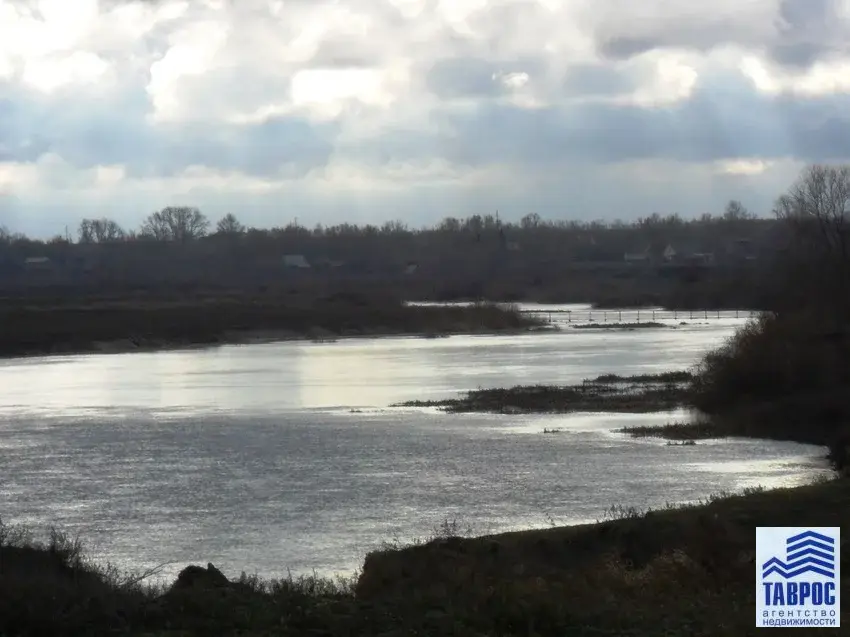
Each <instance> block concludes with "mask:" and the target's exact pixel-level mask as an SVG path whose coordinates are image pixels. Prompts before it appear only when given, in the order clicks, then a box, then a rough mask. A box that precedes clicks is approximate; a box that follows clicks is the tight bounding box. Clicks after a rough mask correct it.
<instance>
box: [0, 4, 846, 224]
mask: <svg viewBox="0 0 850 637" xmlns="http://www.w3.org/2000/svg"><path fill="white" fill-rule="evenodd" d="M848 95H850V0H713V1H712V2H696V1H695V0H640V1H638V0H283V1H282V0H190V1H176V0H159V1H155V0H154V1H147V2H128V1H121V0H0V224H2V225H6V226H7V227H9V228H10V229H12V230H15V231H23V232H27V233H31V234H35V235H40V236H46V235H50V234H55V233H57V232H64V226H65V225H66V224H67V225H68V226H70V228H71V230H72V231H73V228H74V227H75V226H76V224H77V221H78V220H79V219H80V218H81V217H83V216H109V217H112V218H114V219H116V220H118V221H119V222H121V223H122V224H124V225H126V226H129V227H135V226H137V225H138V223H139V222H140V221H141V219H142V218H143V217H144V216H145V215H147V214H148V213H150V212H152V211H153V210H156V209H159V208H162V207H164V206H167V205H184V204H187V205H196V206H198V207H200V208H201V209H202V210H203V211H204V212H206V213H207V214H208V215H209V216H210V217H212V218H214V219H215V218H218V217H219V216H221V215H223V214H224V213H227V212H233V213H235V214H237V216H239V217H240V218H241V219H242V220H243V221H244V222H246V223H248V224H249V225H257V226H268V225H283V224H286V223H288V222H289V221H291V220H293V219H295V218H297V219H298V221H299V222H300V223H302V224H307V225H312V224H314V223H319V222H321V223H325V224H330V223H337V222H341V221H354V222H365V221H371V222H383V221H386V220H391V219H401V220H403V221H406V222H407V223H409V224H411V225H415V226H420V225H423V224H428V223H431V222H433V221H435V220H438V219H440V218H442V217H444V216H447V215H457V216H465V215H468V214H474V213H487V212H494V211H496V210H498V211H499V212H500V214H501V216H503V217H506V218H519V217H520V216H522V215H523V214H525V213H527V212H537V213H539V214H540V215H541V216H543V217H549V218H579V219H596V218H606V219H614V218H621V219H634V218H637V217H639V216H642V215H646V214H650V213H652V212H656V211H657V212H661V213H671V212H678V213H680V214H682V215H685V216H694V215H699V214H701V213H703V212H719V211H721V210H722V208H723V205H724V203H725V202H726V201H727V200H728V199H731V198H736V199H740V200H742V201H743V202H744V204H745V205H747V206H748V207H749V208H750V209H752V210H753V211H755V212H758V213H763V214H768V213H769V210H770V206H771V203H772V201H773V199H774V198H775V197H776V196H777V195H778V194H781V192H782V191H783V190H784V189H785V188H786V187H787V186H788V185H789V182H791V181H792V180H793V179H794V177H795V176H796V174H797V173H798V172H799V170H800V168H801V167H802V166H803V165H805V164H806V163H810V162H814V161H824V162H833V161H844V160H848V159H850V99H848Z"/></svg>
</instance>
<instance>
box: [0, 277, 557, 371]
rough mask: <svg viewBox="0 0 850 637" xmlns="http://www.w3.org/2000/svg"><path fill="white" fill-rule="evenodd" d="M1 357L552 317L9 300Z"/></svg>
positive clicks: (225, 300)
mask: <svg viewBox="0 0 850 637" xmlns="http://www.w3.org/2000/svg"><path fill="white" fill-rule="evenodd" d="M0 325H3V330H2V331H0V356H24V355H33V354H60V353H67V352H93V351H94V352H96V351H105V352H115V351H133V350H138V349H160V348H173V347H186V346H195V345H214V344H225V343H247V342H255V341H257V340H280V339H287V338H310V339H314V340H332V339H334V338H337V337H343V336H383V335H421V336H439V335H444V334H460V333H464V334H476V333H512V332H520V331H525V330H529V329H541V328H543V327H544V325H545V323H544V322H543V321H542V320H539V319H535V318H533V317H531V316H529V315H526V314H522V313H520V312H518V311H516V310H514V309H511V308H505V307H501V306H496V305H493V304H475V305H471V306H463V307H456V306H452V307H444V306H408V305H406V304H403V303H402V302H401V301H399V300H397V299H394V298H391V297H386V296H383V297H381V296H367V295H352V294H344V293H338V294H332V295H329V296H324V297H319V298H312V297H309V296H305V295H298V294H294V295H286V294H281V295H276V294H256V295H247V294H240V293H231V294H229V295H220V294H214V295H209V296H202V295H200V294H196V295H193V296H181V297H176V298H175V297H168V296H162V295H157V296H143V297H136V298H134V297H126V296H119V297H117V298H98V297H90V298H87V299H86V300H85V301H84V302H77V301H66V300H61V299H41V300H29V301H28V302H27V303H26V304H22V303H21V302H19V301H18V300H12V301H10V300H6V299H0Z"/></svg>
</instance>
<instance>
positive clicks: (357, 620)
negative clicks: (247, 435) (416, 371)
mask: <svg viewBox="0 0 850 637" xmlns="http://www.w3.org/2000/svg"><path fill="white" fill-rule="evenodd" d="M608 517H609V518H611V519H607V520H606V521H603V522H601V523H597V524H588V525H581V526H573V527H560V528H557V527H553V528H549V529H540V530H532V531H522V532H513V533H504V534H499V535H492V536H485V537H458V536H457V532H458V525H456V524H453V523H451V522H447V523H446V524H445V525H443V526H442V527H441V528H440V529H437V530H435V537H434V538H432V539H431V540H430V541H427V542H424V543H420V544H416V545H413V546H408V547H387V548H386V549H383V550H380V551H376V552H373V553H371V554H370V555H369V556H367V558H366V560H365V563H364V566H363V570H362V573H361V574H360V575H359V577H357V578H354V579H351V580H345V579H340V580H336V581H331V580H324V579H320V578H315V577H307V578H300V579H292V578H291V577H290V578H285V579H283V580H279V581H269V582H262V581H259V580H257V579H256V578H253V577H251V576H249V575H244V574H243V575H242V576H241V577H239V578H233V577H231V578H230V579H228V578H227V577H226V575H225V574H222V573H221V572H220V571H218V569H216V568H215V567H214V566H213V567H209V566H208V567H207V568H203V567H197V566H196V567H190V568H187V569H184V571H183V572H182V573H181V576H180V578H178V580H177V581H176V582H174V583H173V584H170V585H169V586H158V587H157V586H148V585H146V584H145V578H144V576H143V575H144V574H143V575H142V576H136V575H127V574H122V573H120V572H119V571H118V570H116V569H114V568H105V567H102V566H98V565H95V564H93V563H92V562H90V561H89V560H87V559H86V558H85V555H84V552H83V551H82V546H81V545H80V543H79V542H78V541H72V540H70V539H68V538H67V537H64V536H62V535H61V534H57V533H54V534H53V535H52V537H51V539H50V540H49V541H48V542H46V543H44V544H42V545H38V544H35V543H33V542H32V539H31V538H30V537H27V533H26V532H25V531H24V530H22V529H16V528H14V527H12V526H3V525H1V524H0V633H3V634H15V635H37V634H53V635H58V636H61V635H82V634H103V633H104V632H109V631H114V632H118V633H120V634H128V635H174V636H176V635H201V634H203V635H206V634H218V635H234V634H241V635H249V636H259V635H272V634H274V635H308V634H309V635H326V636H336V635H340V636H341V635H346V636H349V637H350V636H356V635H364V636H365V635H384V636H386V637H396V636H397V637H402V636H404V637H407V636H408V635H413V634H421V635H448V634H452V635H459V636H463V637H466V636H469V637H481V636H483V635H494V634H500V635H516V636H520V635H522V636H528V637H531V636H533V635H534V636H538V637H539V636H550V635H551V636H552V637H562V636H563V635H578V636H588V637H589V636H591V635H593V636H597V635H624V634H626V635H633V636H640V637H642V636H646V637H650V636H652V637H655V636H656V635H675V636H680V635H681V636H682V637H685V636H686V635H687V636H690V635H697V636H702V635H705V636H706V637H708V636H712V637H714V636H716V635H728V636H729V637H738V636H740V635H749V634H756V632H755V593H756V592H755V589H754V587H753V577H754V572H755V568H756V565H755V563H754V562H755V559H754V558H755V546H754V542H755V536H754V533H753V529H754V528H755V527H756V526H793V525H798V524H800V523H801V522H803V521H805V522H806V523H810V524H817V525H823V526H847V525H850V481H848V480H833V481H830V482H822V483H819V484H814V485H811V486H804V487H797V488H791V489H777V490H772V491H759V490H754V491H750V492H749V493H747V494H745V495H738V496H731V497H716V498H710V499H709V501H708V502H706V503H703V504H701V505H699V506H688V507H683V508H669V507H668V508H666V509H664V510H660V511H650V512H641V511H636V510H635V509H632V508H628V507H625V508H623V507H619V508H616V507H615V508H613V509H612V511H611V513H610V515H609V516H608ZM845 559H846V552H845ZM842 565H844V566H845V568H844V569H843V573H844V575H843V577H842V583H843V584H844V585H845V586H846V585H847V581H848V579H850V577H848V575H850V570H848V568H847V567H846V565H845V564H842ZM149 574H150V573H149ZM149 574H148V575H149ZM230 575H231V576H232V575H233V574H230ZM847 615H848V613H847V612H845V615H844V620H845V621H848V620H850V618H848V616H847Z"/></svg>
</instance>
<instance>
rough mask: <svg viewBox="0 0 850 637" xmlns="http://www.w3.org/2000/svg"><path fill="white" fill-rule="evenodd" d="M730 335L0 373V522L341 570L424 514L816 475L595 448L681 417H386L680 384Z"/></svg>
mask: <svg viewBox="0 0 850 637" xmlns="http://www.w3.org/2000/svg"><path fill="white" fill-rule="evenodd" d="M742 323H743V319H735V318H725V319H724V318H722V319H720V320H717V319H714V320H710V321H703V322H699V321H696V320H695V321H691V322H688V324H687V325H680V324H679V322H670V327H669V328H663V329H652V330H635V331H631V332H629V331H606V330H574V329H571V328H570V327H569V326H568V325H565V329H564V331H563V332H561V333H556V334H536V335H526V336H504V337H501V336H500V337H495V336H481V337H452V338H445V339H419V338H384V339H373V340H354V339H352V340H342V341H339V342H337V343H323V344H322V343H309V342H286V343H277V344H266V345H250V346H228V347H220V348H215V349H207V350H190V351H179V352H163V353H142V354H126V355H90V356H69V357H55V358H32V359H26V360H23V359H18V360H7V361H3V362H0V515H2V517H3V519H4V520H6V521H14V522H25V523H30V524H33V525H36V526H44V525H47V524H55V525H57V526H59V527H61V528H63V529H65V530H68V531H71V532H72V533H80V535H81V536H82V537H83V538H84V539H85V540H86V541H87V542H88V544H89V545H90V546H91V547H92V549H93V550H92V552H93V553H94V554H95V555H96V556H97V557H100V558H102V559H108V560H111V561H113V562H115V563H117V564H119V565H121V566H123V567H126V568H132V569H140V568H147V567H150V566H153V565H155V564H158V563H161V562H165V561H175V562H176V564H174V565H173V566H171V567H170V568H169V571H168V572H169V573H173V572H175V571H176V570H179V568H180V567H181V566H183V565H185V563H187V562H193V561H194V562H198V561H200V562H203V563H206V561H212V562H214V563H216V564H217V565H221V566H222V567H223V568H224V569H225V571H226V572H228V573H229V574H233V573H234V571H235V572H236V573H238V572H239V571H241V570H245V571H247V572H249V573H252V572H256V573H259V574H261V575H266V576H275V575H281V574H285V573H286V571H287V569H291V571H292V572H293V573H299V572H311V571H312V570H313V569H315V570H317V571H319V572H321V573H330V572H343V573H348V572H351V571H352V570H354V569H355V568H357V567H359V566H360V565H361V564H362V560H363V557H364V555H365V553H366V552H367V551H369V550H370V549H372V548H375V547H377V546H378V545H379V544H380V543H381V542H383V541H388V540H393V539H398V540H401V541H406V540H410V539H412V538H415V537H423V536H427V535H429V534H430V533H431V532H432V530H433V528H434V527H435V526H436V525H438V524H439V523H440V522H441V521H443V520H444V519H446V518H450V519H451V518H458V519H460V520H462V521H463V522H464V526H465V525H466V524H467V523H468V524H469V525H471V526H472V528H473V530H474V531H477V532H479V533H488V532H497V531H504V530H512V529H521V528H529V527H540V526H547V525H548V524H549V523H550V522H551V521H552V520H554V521H555V522H557V523H576V522H583V521H591V520H594V519H596V518H599V517H601V516H602V515H603V514H604V512H605V510H606V509H607V508H608V507H610V506H611V505H612V504H623V505H635V506H659V505H662V504H664V503H665V502H684V501H692V500H695V499H698V498H700V497H703V496H705V495H707V494H709V493H711V492H717V491H720V490H735V489H740V488H742V487H745V486H754V485H758V484H762V485H765V486H778V485H787V484H796V483H799V482H802V481H805V480H808V479H810V478H811V477H812V476H813V475H815V474H817V473H819V472H822V471H824V470H825V468H824V467H825V466H824V463H823V461H822V460H821V456H822V451H821V450H820V449H819V448H816V447H809V446H803V445H797V444H793V443H780V442H765V441H748V440H727V441H716V442H715V441H709V442H700V444H698V445H696V446H693V447H668V446H666V444H665V443H664V442H662V441H658V440H632V439H630V438H627V437H625V436H623V435H621V434H619V433H616V432H615V430H616V429H618V428H620V427H623V426H625V425H631V424H663V423H664V422H667V421H669V420H672V419H675V418H681V417H683V416H684V415H683V414H675V413H673V414H651V415H645V414H641V415H621V414H604V413H603V414H571V415H566V416H551V415H547V416H543V415H534V416H508V415H482V414H471V415H470V414H464V415H449V414H443V413H439V412H437V411H434V410H427V409H423V410H414V409H402V408H392V407H390V405H391V404H393V403H396V402H399V401H404V400H409V399H428V398H441V397H451V396H454V395H456V394H457V392H460V391H463V390H467V389H475V388H478V387H495V386H511V385H516V384H529V383H569V382H577V381H580V380H582V379H584V378H588V377H594V376H597V375H599V374H603V373H608V372H616V373H620V374H634V373H651V372H658V371H666V370H677V369H683V368H686V367H688V366H689V365H691V364H693V363H694V362H695V361H696V360H697V359H698V357H699V356H700V354H701V353H702V352H704V351H705V350H707V349H708V348H710V347H713V346H715V345H717V344H719V343H720V342H721V341H722V340H723V338H724V337H726V336H728V335H729V334H731V333H732V331H733V330H734V328H735V326H737V325H740V324H742ZM544 428H559V429H562V430H563V431H562V433H558V434H543V433H542V432H543V429H544Z"/></svg>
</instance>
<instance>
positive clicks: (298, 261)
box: [283, 254, 310, 268]
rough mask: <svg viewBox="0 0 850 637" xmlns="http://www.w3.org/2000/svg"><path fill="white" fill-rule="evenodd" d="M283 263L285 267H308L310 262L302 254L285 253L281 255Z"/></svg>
mask: <svg viewBox="0 0 850 637" xmlns="http://www.w3.org/2000/svg"><path fill="white" fill-rule="evenodd" d="M283 265H284V266H286V267H287V268H309V267H310V264H309V263H308V262H307V259H305V258H304V255H303V254H287V255H285V256H284V257H283Z"/></svg>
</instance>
